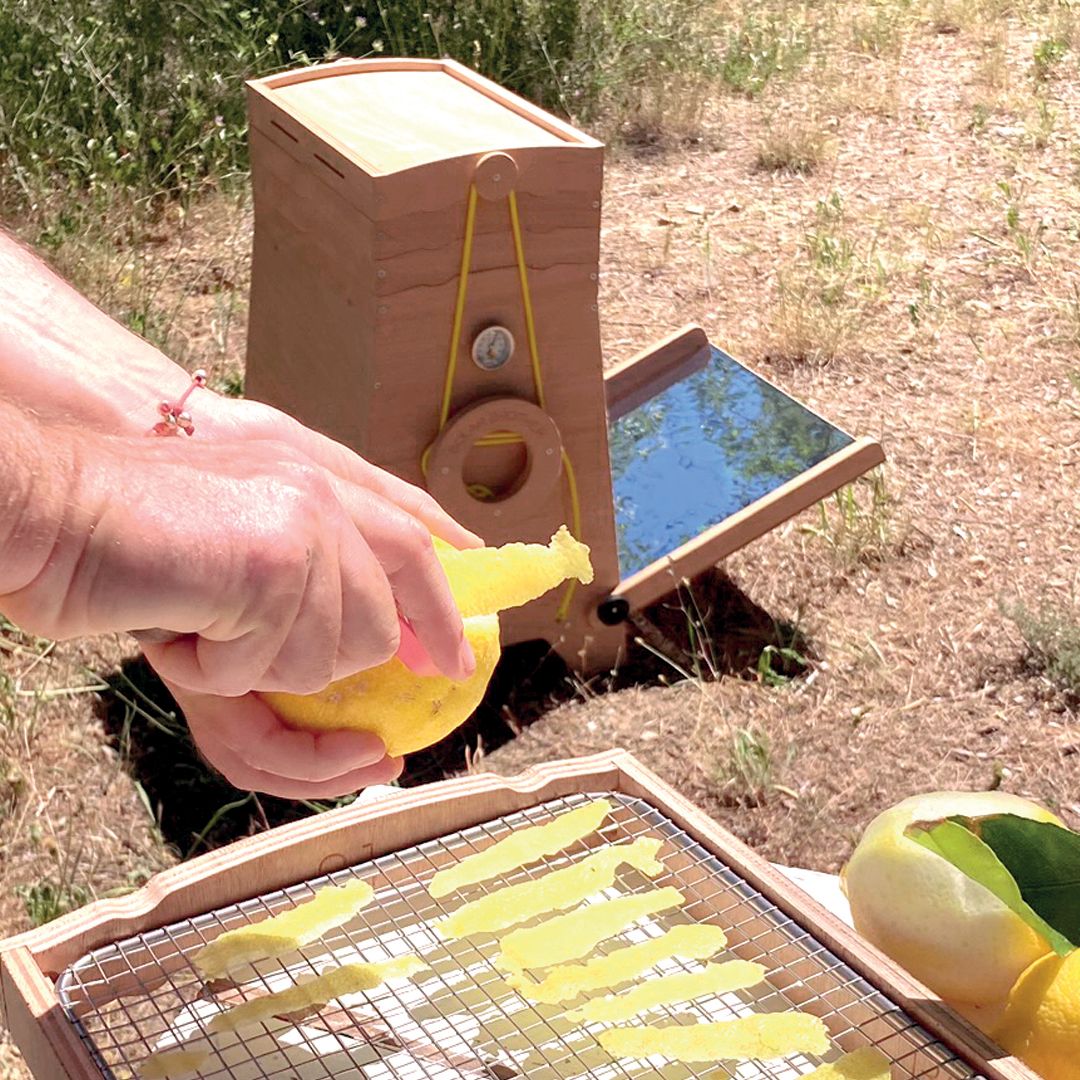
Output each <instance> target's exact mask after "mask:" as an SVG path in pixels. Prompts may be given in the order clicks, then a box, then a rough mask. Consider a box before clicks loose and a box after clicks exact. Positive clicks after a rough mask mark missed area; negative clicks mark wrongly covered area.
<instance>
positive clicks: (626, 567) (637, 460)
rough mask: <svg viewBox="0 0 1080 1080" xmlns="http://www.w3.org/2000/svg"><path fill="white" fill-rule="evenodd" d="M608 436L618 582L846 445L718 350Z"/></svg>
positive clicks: (842, 435)
mask: <svg viewBox="0 0 1080 1080" xmlns="http://www.w3.org/2000/svg"><path fill="white" fill-rule="evenodd" d="M609 435H610V440H611V473H612V481H613V484H614V494H615V527H616V532H617V535H618V547H619V568H620V571H621V575H622V577H623V578H624V579H625V578H627V577H629V576H630V575H631V574H634V573H636V572H637V571H639V570H642V569H644V568H645V567H646V566H648V565H649V564H650V563H652V562H654V561H655V560H657V559H660V558H663V556H665V555H667V554H669V553H670V552H672V551H674V550H675V548H677V547H679V545H680V544H684V543H686V541H688V540H692V539H693V538H694V537H695V536H697V535H698V534H699V533H701V532H704V531H705V530H706V529H708V528H709V527H710V526H712V525H716V524H718V523H719V522H721V521H723V520H724V519H725V518H728V517H730V516H731V515H732V514H734V513H737V512H738V511H739V510H742V509H743V508H744V507H747V506H749V505H750V504H751V503H752V502H755V501H756V500H757V499H760V498H761V497H762V496H763V495H767V494H769V492H770V491H773V490H775V489H776V488H778V487H779V486H780V485H781V484H784V483H786V482H787V481H788V480H791V479H793V478H794V477H796V476H798V475H799V474H800V473H802V472H805V471H806V470H807V469H809V468H810V467H811V466H813V465H816V464H817V463H818V462H820V461H823V460H824V459H825V458H827V457H829V456H830V455H831V454H834V453H835V452H836V451H837V450H840V449H841V448H842V447H844V446H847V445H848V444H849V443H850V442H851V441H852V439H851V436H850V435H847V434H846V433H845V432H843V431H841V430H840V429H839V428H836V427H833V425H832V424H830V423H828V421H826V420H822V419H821V417H819V416H815V415H814V413H812V412H810V410H809V409H807V408H806V407H805V406H803V405H800V404H799V402H797V401H795V400H794V399H793V398H790V397H788V395H787V394H785V393H783V392H782V391H780V390H777V389H776V388H775V387H774V386H770V385H769V384H768V383H767V382H765V381H764V380H763V379H760V378H759V377H758V376H757V375H755V374H754V373H753V372H752V371H749V370H748V369H747V368H745V367H743V366H742V364H740V363H738V361H736V360H733V359H732V358H731V357H730V356H728V355H727V353H725V352H722V351H721V350H720V349H717V348H715V347H714V348H713V349H712V355H711V357H710V359H709V362H708V363H707V364H706V365H705V367H704V368H702V369H701V370H700V371H698V372H696V373H695V374H693V375H691V376H690V377H689V378H686V379H683V380H682V381H681V382H678V383H675V384H674V385H673V386H671V387H669V388H668V389H667V390H664V391H663V392H662V393H660V394H658V395H657V396H656V397H655V398H653V399H652V400H651V401H647V402H645V403H644V404H643V405H639V406H638V407H637V408H636V409H633V410H631V411H630V412H628V413H627V414H626V415H625V416H622V417H620V418H619V419H618V420H616V421H615V422H614V423H612V425H611V429H610V433H609Z"/></svg>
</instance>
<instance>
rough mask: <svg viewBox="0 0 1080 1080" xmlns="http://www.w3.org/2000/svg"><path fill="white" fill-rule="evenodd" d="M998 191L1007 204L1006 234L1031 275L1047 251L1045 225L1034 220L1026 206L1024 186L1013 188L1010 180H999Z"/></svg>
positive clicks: (1021, 262)
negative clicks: (1044, 234)
mask: <svg viewBox="0 0 1080 1080" xmlns="http://www.w3.org/2000/svg"><path fill="white" fill-rule="evenodd" d="M997 190H998V192H999V193H1000V194H1001V196H1002V197H1003V200H1004V204H1005V207H1004V209H1005V222H1004V224H1005V232H1006V235H1007V236H1008V237H1009V240H1010V241H1011V243H1012V246H1013V249H1014V251H1015V252H1016V255H1017V257H1018V259H1019V261H1020V264H1021V265H1022V266H1023V267H1024V269H1025V270H1027V271H1028V272H1029V273H1031V272H1033V271H1034V269H1035V263H1036V262H1037V261H1038V258H1039V256H1040V255H1042V254H1043V252H1044V251H1045V250H1046V245H1045V244H1044V243H1043V233H1044V232H1045V231H1046V226H1045V224H1044V223H1043V222H1042V221H1040V220H1038V219H1034V220H1033V219H1032V217H1031V214H1030V213H1029V212H1028V211H1027V209H1026V208H1025V206H1024V202H1025V196H1026V191H1025V190H1024V188H1023V187H1022V186H1019V185H1018V186H1015V187H1014V186H1013V184H1012V183H1010V181H1008V180H999V181H998V182H997Z"/></svg>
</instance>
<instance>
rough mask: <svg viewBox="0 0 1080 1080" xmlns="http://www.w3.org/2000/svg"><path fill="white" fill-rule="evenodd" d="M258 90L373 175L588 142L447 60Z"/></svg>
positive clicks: (267, 83) (360, 64)
mask: <svg viewBox="0 0 1080 1080" xmlns="http://www.w3.org/2000/svg"><path fill="white" fill-rule="evenodd" d="M261 84H262V86H263V87H264V88H265V89H266V90H267V91H270V96H271V97H272V99H273V101H274V102H275V104H277V105H278V107H279V108H281V109H282V110H283V111H285V112H286V113H288V114H289V115H290V116H292V117H293V118H294V119H295V120H296V121H298V122H299V123H300V124H302V125H303V126H304V127H305V128H307V129H308V130H309V131H311V132H312V133H313V134H316V135H320V136H322V137H324V138H326V139H327V140H328V141H329V142H330V143H332V144H333V145H334V146H336V148H337V149H338V150H339V151H342V152H344V153H345V154H346V155H347V156H348V157H350V158H352V159H353V161H355V162H356V163H357V164H360V165H361V166H362V167H364V168H365V170H366V171H367V172H369V173H374V174H383V175H385V174H387V173H395V172H399V171H401V170H403V169H409V168H413V167H414V166H418V165H426V164H429V163H431V162H434V161H442V160H444V159H446V158H450V157H459V156H461V155H465V154H476V153H483V152H486V151H489V150H507V149H515V148H522V147H548V146H551V147H555V146H563V147H565V146H572V145H574V144H581V143H583V142H584V143H592V140H589V139H587V138H583V137H582V135H581V133H580V132H577V131H576V130H575V129H574V128H572V127H570V126H569V125H568V124H563V123H562V122H561V121H559V120H557V119H556V118H555V117H553V116H550V115H549V114H547V113H545V112H543V111H542V110H540V109H537V108H536V107H535V106H531V105H529V104H528V103H527V102H525V101H523V100H522V99H520V98H517V97H516V96H515V95H513V94H510V93H508V92H507V91H505V90H503V89H502V88H500V87H497V86H496V85H495V84H494V83H489V82H488V80H486V79H482V78H481V77H479V76H477V75H476V74H475V73H474V72H471V71H468V69H466V68H462V67H461V66H460V65H457V64H454V63H453V62H452V61H428V62H419V63H418V62H417V61H408V60H401V61H394V60H386V61H374V62H373V61H350V62H345V63H339V64H333V65H324V66H321V67H318V68H310V69H307V70H305V71H299V72H291V73H289V74H288V75H286V76H276V77H271V78H269V79H265V80H261Z"/></svg>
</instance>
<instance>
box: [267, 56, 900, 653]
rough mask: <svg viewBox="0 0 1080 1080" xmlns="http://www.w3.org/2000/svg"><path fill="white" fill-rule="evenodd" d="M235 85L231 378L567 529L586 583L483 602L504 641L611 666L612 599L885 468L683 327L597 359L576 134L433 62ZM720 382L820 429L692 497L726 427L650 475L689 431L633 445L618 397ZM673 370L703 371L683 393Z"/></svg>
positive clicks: (453, 485)
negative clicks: (240, 128) (755, 472)
mask: <svg viewBox="0 0 1080 1080" xmlns="http://www.w3.org/2000/svg"><path fill="white" fill-rule="evenodd" d="M249 92H250V97H249V110H250V121H251V124H250V130H251V136H250V138H251V157H252V175H253V185H254V201H255V240H254V258H253V271H252V274H253V277H252V290H251V310H250V325H249V340H248V360H247V384H246V389H247V393H248V395H249V396H251V397H253V398H256V399H260V400H263V401H267V402H270V403H271V404H274V405H276V406H278V407H279V408H282V409H284V410H285V411H287V412H289V413H291V414H292V415H294V416H296V417H298V418H299V419H300V420H301V421H303V422H304V423H306V424H308V425H310V426H312V427H314V428H316V429H318V430H321V431H323V432H325V433H326V434H328V435H330V436H331V437H333V438H335V439H337V440H339V441H341V442H343V443H345V444H346V445H348V446H349V447H351V448H353V449H354V450H355V451H357V452H358V453H359V454H361V455H362V456H364V457H365V458H367V459H368V460H370V461H372V462H374V463H375V464H377V465H380V466H382V467H384V468H386V469H388V470H390V471H391V472H393V473H395V474H397V475H398V476H400V477H402V478H404V479H405V480H408V481H410V482H412V483H414V484H417V485H420V486H423V487H426V488H427V489H428V490H429V491H430V492H431V493H432V494H433V495H434V496H435V497H436V498H437V499H438V500H439V501H440V502H441V503H442V505H443V506H444V507H445V508H446V509H447V510H448V511H449V512H450V513H451V514H453V515H454V516H455V517H456V518H457V519H458V520H460V521H461V522H462V523H463V524H465V525H466V526H468V527H470V528H471V529H473V530H474V531H476V532H477V533H479V534H480V535H481V536H483V538H484V539H485V541H486V542H487V543H489V544H501V543H506V542H509V541H516V540H523V541H537V542H546V541H547V540H548V539H549V537H550V536H551V535H552V533H553V532H554V531H555V530H556V529H557V528H558V527H559V526H560V525H562V524H567V525H569V526H570V528H571V529H572V531H573V532H574V533H575V534H576V535H577V536H578V537H579V538H580V539H581V540H583V541H584V542H585V543H586V544H588V545H589V547H590V549H591V551H592V560H593V565H594V568H595V572H596V576H595V580H594V582H593V583H592V584H591V585H590V586H587V587H578V588H576V589H574V588H568V589H564V590H561V591H557V592H554V593H552V594H550V595H549V596H547V597H545V598H543V599H541V600H539V601H536V602H535V603H533V604H530V605H528V606H527V607H525V608H522V609H518V610H515V611H509V612H506V613H504V615H503V619H502V622H503V641H504V643H505V644H510V643H514V642H518V641H525V640H532V639H543V640H547V641H548V642H550V643H551V644H552V645H553V646H554V647H555V648H556V649H557V650H558V651H559V653H560V654H561V655H562V656H563V657H564V659H566V660H567V661H568V662H569V663H570V664H571V665H573V666H574V667H576V668H578V669H580V670H596V669H599V668H601V667H603V666H607V665H610V664H611V663H612V662H614V661H615V660H616V659H617V657H618V654H619V652H620V650H621V649H622V647H623V646H624V643H625V636H626V635H625V627H624V626H623V625H621V623H622V621H623V620H624V619H625V618H626V616H627V615H628V614H629V613H630V612H631V611H632V610H634V609H638V608H641V607H642V606H644V605H646V604H648V603H650V602H652V601H653V600H656V599H657V598H658V597H660V596H662V595H663V594H665V593H666V592H669V591H670V590H671V589H672V588H673V586H674V585H675V584H676V583H677V582H678V581H679V580H680V579H681V578H683V577H687V576H690V575H692V574H694V573H697V572H700V571H702V570H704V569H706V568H707V567H708V566H710V565H712V564H714V563H715V562H717V561H718V560H719V559H721V558H723V557H724V556H725V555H727V554H729V553H730V552H731V551H733V550H735V549H736V548H737V547H740V546H742V545H743V544H745V543H746V542H748V540H750V539H752V538H754V537H755V536H758V535H761V533H762V532H764V531H766V530H767V529H769V528H772V527H774V526H775V525H776V524H778V523H779V522H780V521H782V520H784V519H785V518H787V517H789V516H791V515H792V514H794V513H796V512H797V511H799V510H801V509H803V508H804V507H805V506H808V505H810V504H811V503H813V502H815V501H817V500H818V499H820V498H821V497H822V496H824V495H825V494H828V493H829V492H831V491H832V490H834V489H835V488H837V487H839V486H840V485H841V484H843V483H846V482H848V481H850V480H851V479H853V478H854V477H856V476H858V475H859V474H861V473H862V472H864V471H865V470H866V469H868V468H870V467H872V466H873V465H876V464H878V463H879V462H880V461H881V460H882V455H881V451H880V448H879V447H878V446H877V445H876V444H875V443H872V442H870V441H869V440H865V439H863V440H853V439H851V437H850V436H846V435H843V433H839V435H840V436H842V438H838V439H834V438H833V434H834V433H837V429H835V428H833V427H832V426H831V425H828V424H827V423H826V422H824V421H822V420H820V418H818V417H815V416H813V414H812V413H809V411H808V410H805V409H804V408H803V407H802V406H800V405H798V403H795V402H792V401H791V399H790V398H788V397H787V396H786V395H783V394H781V392H780V391H778V390H776V389H775V388H771V387H768V384H765V383H764V382H763V381H761V380H757V377H756V376H752V375H751V374H750V373H748V372H745V369H742V368H741V366H740V365H736V364H735V362H734V361H732V360H731V358H730V357H727V356H726V355H725V354H723V353H721V352H720V351H719V350H716V349H714V348H712V347H711V346H710V345H709V343H708V341H707V339H706V337H705V335H704V333H703V332H702V331H701V330H700V329H698V328H696V327H690V328H687V329H685V330H683V331H681V332H679V333H677V334H674V335H672V336H671V337H669V338H667V339H665V340H663V341H662V342H660V343H659V344H658V345H657V346H656V347H655V348H653V349H650V350H648V351H646V352H645V353H642V354H640V355H639V356H637V357H635V358H633V359H632V360H629V361H627V362H625V363H623V364H622V365H620V366H618V367H616V368H614V369H612V370H610V371H609V372H608V373H607V375H606V377H605V373H604V368H603V362H602V356H601V348H600V326H599V316H598V311H597V280H598V273H599V255H600V250H599V244H600V202H601V188H602V182H603V146H602V144H601V143H599V142H598V141H597V140H595V139H593V138H591V137H590V136H588V135H586V134H584V133H582V132H580V131H578V130H576V129H575V128H573V127H571V126H570V125H569V124H567V123H565V122H563V121H561V120H559V119H558V118H556V117H554V116H551V115H549V114H548V113H546V112H544V111H543V110H541V109H539V108H536V107H535V106H533V105H531V104H529V103H528V102H526V101H524V100H522V99H521V98H518V97H516V96H515V95H513V94H511V93H509V92H507V91H505V90H503V89H502V88H501V87H499V86H497V85H496V84H494V83H492V82H490V81H489V80H487V79H484V78H482V77H480V76H479V75H477V74H475V73H474V72H472V71H470V70H469V69H467V68H465V67H462V66H461V65H459V64H456V63H454V62H452V61H433V60H431V61H429V60H400V59H379V60H366V61H343V62H339V63H335V64H327V65H322V66H318V67H312V68H306V69H303V70H300V71H294V72H289V73H286V74H282V75H275V76H272V77H270V78H266V79H262V80H258V81H255V82H252V83H250V84H249ZM717 365H721V367H717ZM723 365H727V366H723ZM733 375H734V376H736V377H737V378H739V379H742V378H744V376H745V377H748V378H751V379H754V380H757V381H756V382H755V384H754V388H753V393H754V394H757V395H758V396H757V397H754V398H753V401H754V402H755V403H754V404H752V405H746V406H745V407H744V412H745V411H747V410H749V411H748V413H747V415H748V416H750V417H751V420H753V421H755V422H756V421H757V420H760V418H761V417H763V416H764V415H765V412H763V409H765V406H769V409H768V410H766V411H768V412H769V414H770V415H773V414H775V413H776V405H777V403H773V404H772V405H770V403H769V402H768V401H765V400H764V398H762V399H761V400H760V401H759V400H758V398H759V397H760V395H761V394H762V393H764V392H765V391H767V392H768V394H772V395H777V397H778V399H780V398H782V399H783V402H790V403H791V404H792V405H793V406H794V407H795V408H797V409H801V410H802V412H801V413H800V414H799V417H801V418H803V419H805V417H803V414H805V415H806V417H810V418H811V421H812V422H813V423H817V424H819V425H823V427H822V428H821V431H822V432H825V442H824V443H822V442H821V440H820V438H819V437H818V436H819V435H820V434H821V433H820V432H818V433H817V434H814V439H816V440H817V442H815V443H814V446H813V447H812V448H811V450H812V452H811V453H810V456H809V457H807V456H806V454H805V453H804V454H803V456H802V457H801V458H800V459H799V462H800V463H799V466H798V468H795V469H794V470H792V469H790V468H787V467H786V466H784V467H783V468H779V470H778V471H776V475H773V473H772V472H769V469H771V468H772V459H770V461H769V463H768V464H767V467H766V472H768V476H767V477H765V478H764V479H762V477H761V476H759V477H758V479H757V480H756V481H755V483H756V484H757V486H756V487H755V486H754V484H751V485H749V486H747V485H746V484H742V485H741V486H739V485H735V486H739V491H738V492H735V491H734V489H732V490H731V491H730V492H729V494H730V495H731V496H732V498H733V499H734V501H733V502H732V503H731V505H730V506H725V507H723V508H720V509H716V510H715V512H713V508H711V507H710V506H709V498H708V496H707V493H708V491H709V490H711V489H712V487H713V486H714V485H713V479H716V474H717V473H718V472H726V471H728V469H729V466H728V465H727V464H724V463H720V464H717V463H716V462H715V461H714V460H713V458H714V457H715V455H716V454H717V453H721V452H722V453H724V454H727V455H729V456H730V453H738V452H741V451H739V450H738V447H737V446H736V447H734V448H733V445H732V444H731V438H730V433H728V435H725V436H724V437H723V438H721V437H719V436H718V437H717V438H716V439H714V440H713V442H712V444H710V445H709V446H708V447H706V453H705V456H704V457H702V458H701V460H700V461H699V462H698V465H699V469H698V472H699V475H697V476H692V475H689V474H685V473H683V474H681V475H676V474H669V472H668V473H666V472H665V469H668V468H669V466H672V463H671V462H669V463H668V465H665V464H664V462H665V460H666V458H665V455H664V453H663V452H660V451H663V450H664V449H665V448H666V450H667V452H669V453H672V452H674V453H676V455H677V456H678V458H679V460H680V461H684V460H686V459H687V458H689V459H691V463H692V464H693V459H697V458H698V457H700V455H699V454H698V451H697V449H696V448H695V447H690V448H689V450H686V449H685V448H680V447H675V446H674V443H673V442H672V439H675V436H674V435H672V437H671V439H669V438H668V437H667V436H666V435H665V436H664V438H662V439H661V440H660V441H661V442H664V443H665V447H661V448H660V450H659V451H658V453H656V454H654V453H653V452H652V451H653V450H657V447H653V448H652V449H651V450H650V452H649V453H645V452H644V450H643V449H642V448H641V447H640V446H638V445H637V444H636V443H635V439H637V438H638V433H639V432H640V431H642V430H647V431H649V432H653V433H654V435H655V429H656V422H655V421H656V417H655V415H653V416H652V418H651V419H650V418H649V417H646V418H645V419H646V420H648V423H644V422H643V421H642V418H641V417H638V416H637V413H636V412H635V410H640V409H642V408H645V409H648V408H650V407H651V408H653V409H654V413H655V411H656V410H657V409H659V412H660V413H661V414H663V416H667V415H668V414H669V413H670V414H671V415H673V416H674V415H681V414H680V413H679V408H682V407H685V408H689V409H690V410H691V411H693V410H695V409H700V408H702V407H706V408H710V409H714V408H716V405H715V402H716V401H717V400H722V401H727V402H729V401H736V400H745V401H750V399H749V398H744V396H742V397H741V396H740V395H741V394H742V391H739V390H737V388H736V390H734V391H733V390H732V386H733V384H732V383H731V381H730V380H731V378H732V377H733ZM693 378H705V379H711V380H712V381H711V382H710V384H709V386H708V387H706V388H704V390H701V391H700V392H699V391H698V390H692V389H690V388H689V386H690V383H689V380H692V379H693ZM718 378H719V379H720V380H721V383H722V385H721V384H720V383H717V379H718ZM759 384H760V385H759ZM680 386H682V387H683V391H682V392H683V394H684V397H685V396H686V395H690V397H691V398H692V400H690V398H688V399H687V401H686V402H684V403H683V406H679V407H678V408H677V407H676V405H677V403H675V404H672V403H671V402H666V399H665V398H664V395H665V394H668V395H671V394H676V395H677V394H678V393H680V391H679V387H680ZM706 391H707V392H706ZM650 402H651V403H653V404H652V405H650ZM656 402H666V403H664V404H662V405H660V406H657V405H656V404H655V403H656ZM702 402H705V403H709V402H713V404H711V405H710V404H706V405H705V406H702ZM783 402H779V404H780V405H781V406H782V405H783ZM669 406H670V407H669ZM726 407H727V406H726V405H725V406H723V408H726ZM627 418H628V419H627ZM621 420H625V423H624V426H623V428H622V429H617V427H616V426H617V425H618V424H619V423H620V421H621ZM789 420H790V417H789V416H788V415H787V414H783V413H782V414H778V419H776V420H774V426H775V424H776V423H779V424H780V427H781V429H785V425H787V426H790V424H789ZM799 422H802V420H800V421H799ZM662 426H663V425H662V424H661V427H662ZM679 426H680V428H681V429H684V430H693V429H695V428H700V427H702V424H701V423H700V421H699V420H698V419H697V418H696V417H695V418H692V419H691V421H690V422H689V423H681V424H680V425H679ZM705 426H706V427H707V426H708V425H705ZM609 428H610V429H611V439H612V447H611V450H612V451H614V450H615V449H616V444H617V445H618V447H621V448H622V450H621V451H620V452H621V454H622V456H621V458H620V460H619V461H617V462H615V465H616V468H615V470H614V474H613V462H612V459H611V457H610V456H609ZM809 430H810V429H809V428H808V429H807V431H809ZM815 431H816V429H815ZM694 437H695V438H697V439H698V441H699V442H700V441H701V437H700V434H695V435H694ZM724 439H727V443H724ZM669 442H672V445H667V443H669ZM834 443H835V445H834ZM819 444H820V445H819ZM808 445H809V444H808ZM725 446H726V449H724V447H725ZM770 453H772V454H773V458H775V456H776V455H775V452H772V451H770ZM710 455H712V456H710ZM781 456H782V455H781ZM727 461H728V458H727V457H725V458H724V462H727ZM650 462H651V464H647V463H650ZM804 466H805V467H804ZM741 467H742V466H741V465H737V466H736V471H737V470H738V469H739V468H741ZM640 468H652V470H653V472H652V474H650V475H647V476H639V475H638V471H639V470H640ZM785 469H786V472H785ZM759 472H760V469H759ZM789 473H790V475H788V474H789ZM620 478H622V483H623V484H624V487H623V489H622V490H619V489H618V483H619V481H620ZM717 483H719V480H717ZM613 484H614V485H615V487H614V489H613ZM720 486H721V487H723V486H724V485H723V484H720ZM730 486H731V485H729V487H730ZM676 488H681V489H682V490H683V492H684V496H683V502H684V504H685V505H683V506H682V507H681V508H680V509H679V510H678V511H677V512H676V511H675V510H673V509H671V508H670V507H669V506H668V505H666V504H667V503H668V501H669V500H670V499H671V498H672V497H673V495H672V492H673V491H674V490H675V489H676ZM652 489H655V490H654V495H653V496H649V498H644V496H643V495H642V493H643V492H646V491H647V490H652ZM725 490H727V488H725ZM703 493H704V494H703ZM650 498H651V499H655V500H659V503H660V505H652V504H650V503H649V499H650ZM733 508H735V509H737V512H736V513H732V512H731V511H732V509H733ZM702 515H703V516H702ZM669 518H670V519H671V521H670V522H669V520H668V519H669ZM668 525H670V527H667V526H668ZM661 526H664V527H661ZM642 530H644V531H645V532H646V533H647V535H644V537H642V536H639V535H638V534H639V533H641V532H642Z"/></svg>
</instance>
